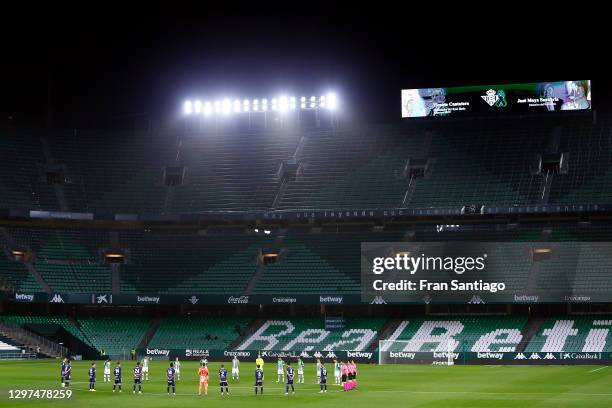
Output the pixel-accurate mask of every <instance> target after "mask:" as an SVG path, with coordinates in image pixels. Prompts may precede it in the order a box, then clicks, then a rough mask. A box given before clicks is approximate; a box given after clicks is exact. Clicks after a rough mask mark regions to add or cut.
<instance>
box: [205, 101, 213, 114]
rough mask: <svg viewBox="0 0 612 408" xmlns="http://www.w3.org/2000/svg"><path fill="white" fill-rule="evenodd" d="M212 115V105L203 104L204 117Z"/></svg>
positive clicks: (208, 103)
mask: <svg viewBox="0 0 612 408" xmlns="http://www.w3.org/2000/svg"><path fill="white" fill-rule="evenodd" d="M211 113H212V104H211V103H210V102H208V101H207V102H204V116H210V114H211Z"/></svg>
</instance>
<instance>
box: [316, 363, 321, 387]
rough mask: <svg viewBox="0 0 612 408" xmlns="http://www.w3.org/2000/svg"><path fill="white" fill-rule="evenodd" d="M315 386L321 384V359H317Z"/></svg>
mask: <svg viewBox="0 0 612 408" xmlns="http://www.w3.org/2000/svg"><path fill="white" fill-rule="evenodd" d="M316 367H317V384H321V359H320V358H317V365H316Z"/></svg>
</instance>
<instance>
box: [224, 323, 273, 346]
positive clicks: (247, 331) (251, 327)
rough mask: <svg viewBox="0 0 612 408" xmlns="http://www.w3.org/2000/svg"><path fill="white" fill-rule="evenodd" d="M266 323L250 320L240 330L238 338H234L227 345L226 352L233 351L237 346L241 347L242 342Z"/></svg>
mask: <svg viewBox="0 0 612 408" xmlns="http://www.w3.org/2000/svg"><path fill="white" fill-rule="evenodd" d="M265 321H266V319H260V318H259V319H253V320H251V321H250V322H249V323H248V324H247V325H246V327H245V328H244V329H243V330H242V333H241V334H240V336H238V337H236V338H235V339H234V340H233V341H232V342H231V343H230V344H228V346H227V349H228V350H235V349H236V348H237V347H238V346H239V345H241V344H242V343H243V342H244V340H246V339H247V338H249V337H251V335H252V334H253V333H254V332H255V331H256V330H257V329H259V328H260V327H261V325H262V324H263V323H264V322H265Z"/></svg>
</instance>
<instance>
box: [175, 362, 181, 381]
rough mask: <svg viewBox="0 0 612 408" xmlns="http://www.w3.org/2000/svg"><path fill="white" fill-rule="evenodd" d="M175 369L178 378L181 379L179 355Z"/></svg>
mask: <svg viewBox="0 0 612 408" xmlns="http://www.w3.org/2000/svg"><path fill="white" fill-rule="evenodd" d="M174 371H175V372H176V380H177V381H180V380H181V362H180V361H179V359H178V357H177V358H176V359H175V360H174Z"/></svg>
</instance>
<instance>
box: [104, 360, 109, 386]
mask: <svg viewBox="0 0 612 408" xmlns="http://www.w3.org/2000/svg"><path fill="white" fill-rule="evenodd" d="M110 366H111V363H110V360H106V361H105V362H104V382H107V381H110V380H111V376H110Z"/></svg>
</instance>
